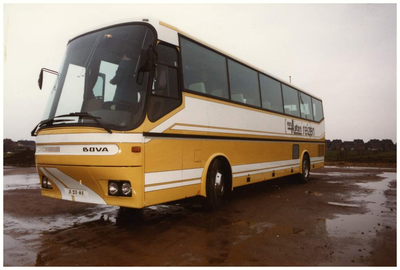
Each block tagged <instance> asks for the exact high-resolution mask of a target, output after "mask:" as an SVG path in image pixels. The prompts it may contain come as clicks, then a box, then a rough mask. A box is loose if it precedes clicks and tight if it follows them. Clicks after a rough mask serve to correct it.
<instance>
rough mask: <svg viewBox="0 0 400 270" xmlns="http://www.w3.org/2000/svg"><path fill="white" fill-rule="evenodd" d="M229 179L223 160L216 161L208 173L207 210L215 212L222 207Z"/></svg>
mask: <svg viewBox="0 0 400 270" xmlns="http://www.w3.org/2000/svg"><path fill="white" fill-rule="evenodd" d="M227 179H228V175H227V171H226V170H225V168H224V166H223V162H222V161H221V159H218V158H217V159H214V160H213V161H212V162H211V165H210V167H209V168H208V172H207V182H206V198H205V202H204V208H205V209H207V210H215V209H217V208H218V207H219V206H220V205H221V201H222V197H223V195H224V193H225V189H226V180H227Z"/></svg>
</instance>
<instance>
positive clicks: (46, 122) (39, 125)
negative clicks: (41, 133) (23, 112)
mask: <svg viewBox="0 0 400 270" xmlns="http://www.w3.org/2000/svg"><path fill="white" fill-rule="evenodd" d="M57 117H59V116H56V117H54V118H57ZM54 118H50V119H46V120H43V121H40V122H39V124H37V125H36V127H35V128H34V129H33V130H32V131H31V136H37V133H36V132H37V131H38V129H39V128H41V127H42V126H44V125H47V126H52V125H53V124H54V123H57V122H67V121H74V120H71V119H59V120H56V119H54Z"/></svg>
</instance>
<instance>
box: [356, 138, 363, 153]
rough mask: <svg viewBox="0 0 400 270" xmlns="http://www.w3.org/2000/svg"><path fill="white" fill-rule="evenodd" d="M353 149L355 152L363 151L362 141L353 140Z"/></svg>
mask: <svg viewBox="0 0 400 270" xmlns="http://www.w3.org/2000/svg"><path fill="white" fill-rule="evenodd" d="M354 148H355V150H357V151H364V150H365V143H364V140H360V139H357V140H354Z"/></svg>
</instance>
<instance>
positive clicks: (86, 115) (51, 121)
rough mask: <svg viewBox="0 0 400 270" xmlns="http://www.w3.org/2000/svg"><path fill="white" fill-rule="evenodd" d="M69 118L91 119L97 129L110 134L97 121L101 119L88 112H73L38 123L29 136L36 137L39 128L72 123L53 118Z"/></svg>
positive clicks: (109, 130) (107, 129)
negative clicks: (99, 128) (60, 123)
mask: <svg viewBox="0 0 400 270" xmlns="http://www.w3.org/2000/svg"><path fill="white" fill-rule="evenodd" d="M70 116H78V117H81V118H90V119H93V120H94V121H95V122H96V124H97V125H98V126H99V127H101V128H103V129H105V130H106V131H107V132H108V133H110V134H111V133H112V131H111V129H109V128H107V127H106V126H104V125H103V124H102V123H101V122H100V121H99V119H101V117H97V116H93V115H91V114H90V113H88V112H75V113H69V114H63V115H57V116H55V117H54V118H50V119H46V120H43V121H40V122H39V124H37V125H36V127H35V128H34V129H33V130H32V131H31V136H37V131H38V130H39V128H41V127H42V126H44V125H46V126H52V125H53V124H54V123H58V122H67V121H74V120H72V119H55V118H60V117H70Z"/></svg>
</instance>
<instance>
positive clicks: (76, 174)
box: [37, 164, 144, 208]
mask: <svg viewBox="0 0 400 270" xmlns="http://www.w3.org/2000/svg"><path fill="white" fill-rule="evenodd" d="M37 169H38V173H39V179H40V183H41V186H42V196H46V197H52V198H57V199H62V200H69V201H76V202H85V203H94V204H107V205H114V206H121V207H130V208H142V207H143V203H144V196H143V193H144V192H143V188H144V184H143V168H142V167H94V166H54V165H42V164H40V165H38V166H37ZM111 183H112V184H111ZM110 184H111V189H112V190H113V191H114V192H110ZM122 187H124V191H125V192H122ZM129 187H130V192H129ZM115 189H117V191H116V192H115ZM118 189H119V190H118ZM112 193H114V194H112Z"/></svg>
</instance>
